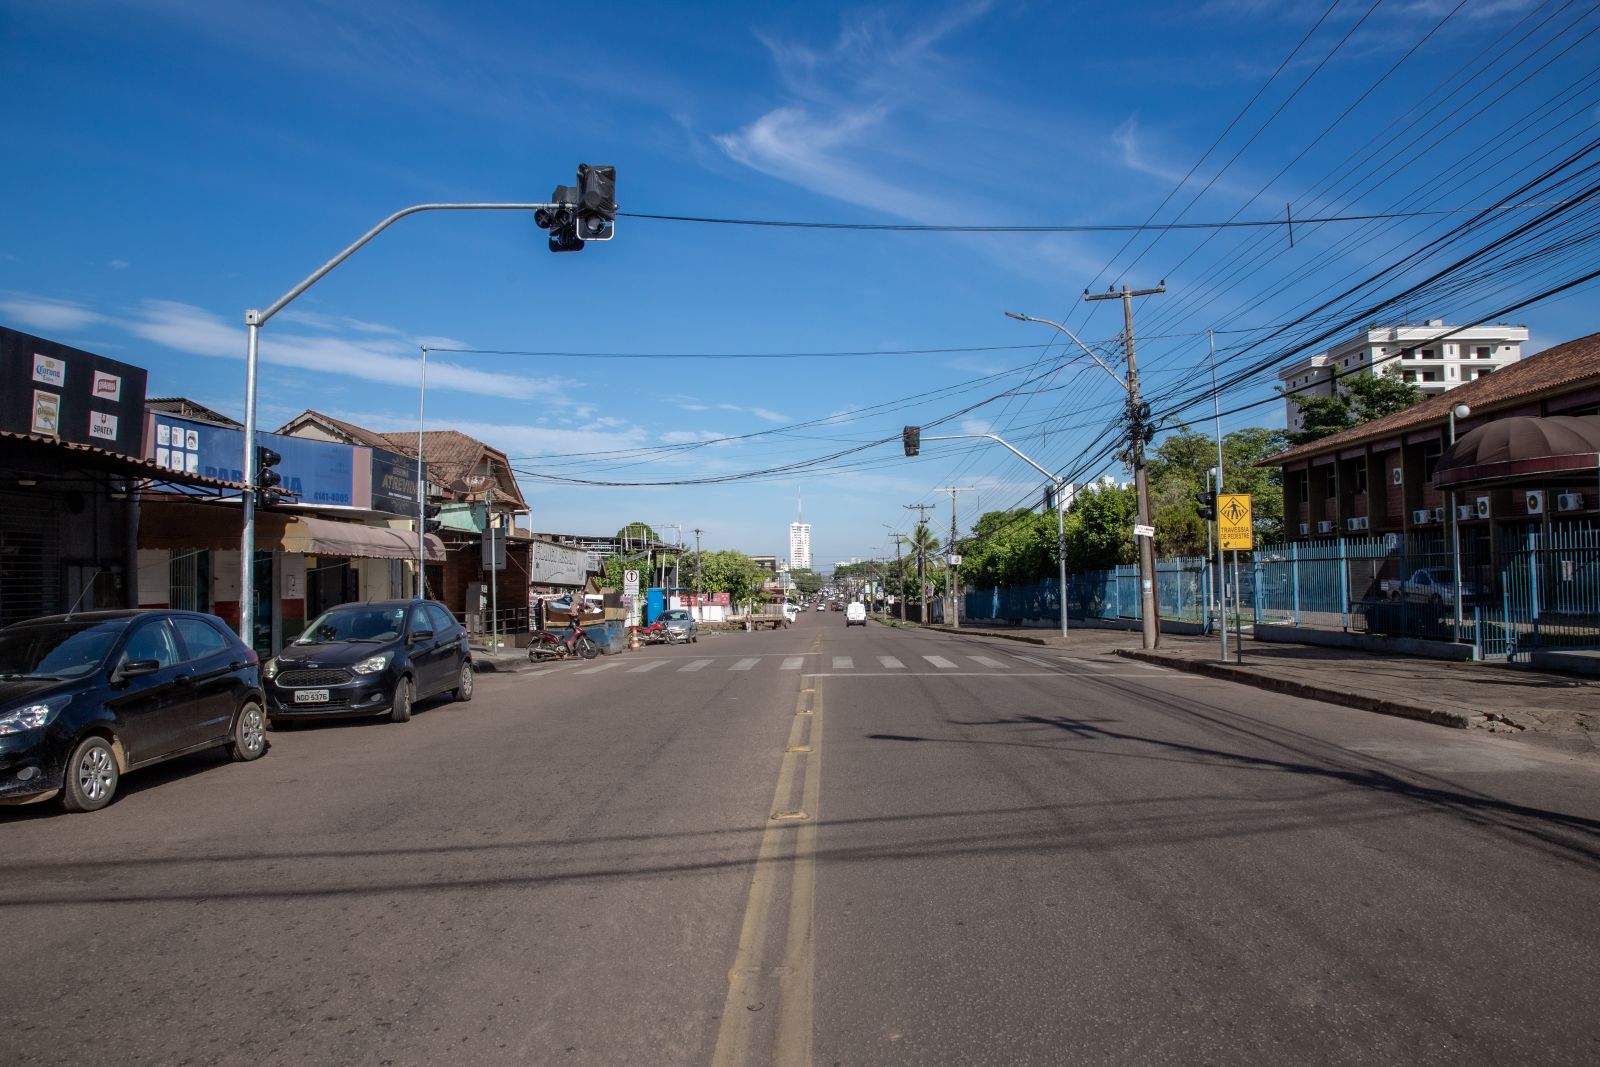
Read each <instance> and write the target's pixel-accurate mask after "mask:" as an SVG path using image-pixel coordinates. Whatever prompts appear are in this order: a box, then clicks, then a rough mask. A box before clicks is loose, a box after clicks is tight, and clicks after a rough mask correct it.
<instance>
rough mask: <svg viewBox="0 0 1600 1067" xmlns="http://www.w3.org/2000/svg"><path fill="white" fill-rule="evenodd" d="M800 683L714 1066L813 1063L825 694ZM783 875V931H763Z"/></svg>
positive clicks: (815, 642) (813, 682) (805, 680)
mask: <svg viewBox="0 0 1600 1067" xmlns="http://www.w3.org/2000/svg"><path fill="white" fill-rule="evenodd" d="M821 644H822V639H821V637H820V636H818V637H816V638H813V639H812V651H813V652H816V651H817V650H818V648H820V646H821ZM800 681H801V685H800V692H799V693H798V694H797V696H796V698H795V710H794V724H793V725H792V726H791V727H790V729H789V740H788V743H787V745H786V746H785V747H784V754H783V763H782V765H781V766H780V768H779V770H778V784H777V787H776V788H775V789H774V790H773V793H772V807H771V810H770V814H769V816H768V822H767V828H766V830H765V832H763V833H762V835H761V847H760V848H759V850H758V851H757V853H756V868H755V874H754V875H753V876H752V877H751V879H750V895H749V897H748V899H747V900H746V902H745V908H744V922H743V923H742V924H740V928H739V949H738V952H737V953H736V954H735V956H734V961H733V966H732V968H730V969H729V971H728V996H727V999H726V1001H725V1002H724V1003H723V1006H722V1022H721V1025H720V1027H719V1028H718V1030H717V1046H716V1051H715V1053H713V1055H712V1058H711V1062H712V1064H713V1067H746V1065H749V1064H758V1063H767V1062H770V1063H773V1064H778V1065H781V1067H809V1065H810V1063H811V1035H812V1023H811V1012H812V978H813V975H814V973H815V966H814V963H815V960H814V955H815V937H814V922H815V910H816V909H815V904H816V884H817V821H818V818H819V815H820V812H819V811H818V807H819V804H820V794H821V791H822V694H821V692H820V690H819V689H818V687H817V679H816V678H814V677H811V676H809V675H802V676H801V679H800ZM797 782H798V783H799V787H800V795H799V797H798V798H796V797H795V786H796V783H797ZM796 799H798V802H799V803H798V806H796V805H795V801H796ZM785 857H787V861H788V862H787V863H786V862H784V861H785ZM785 883H787V886H788V890H789V909H788V915H787V916H786V919H785V922H784V925H783V927H782V929H781V930H779V929H769V928H768V924H769V917H770V916H771V913H772V911H773V905H774V902H775V901H776V900H777V898H778V893H779V891H780V890H781V889H782V888H783V886H784V884H785ZM774 1019H775V1020H776V1021H775V1022H774V1021H772V1020H774ZM768 1042H770V1050H771V1054H770V1056H768V1055H762V1054H761V1052H762V1046H764V1045H766V1044H767V1043H768Z"/></svg>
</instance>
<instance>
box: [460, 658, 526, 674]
mask: <svg viewBox="0 0 1600 1067" xmlns="http://www.w3.org/2000/svg"><path fill="white" fill-rule="evenodd" d="M533 667H534V665H533V664H532V663H530V662H528V660H527V658H526V657H523V658H522V659H520V660H519V659H516V658H514V657H509V656H508V657H506V659H504V660H500V661H496V660H492V659H490V658H488V657H487V656H481V657H480V656H474V657H473V658H472V669H473V671H474V672H476V673H478V674H521V673H523V672H524V671H531V670H533Z"/></svg>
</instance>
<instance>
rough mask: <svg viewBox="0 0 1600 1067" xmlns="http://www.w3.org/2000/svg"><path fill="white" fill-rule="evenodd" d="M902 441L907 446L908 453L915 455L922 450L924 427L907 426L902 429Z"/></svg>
mask: <svg viewBox="0 0 1600 1067" xmlns="http://www.w3.org/2000/svg"><path fill="white" fill-rule="evenodd" d="M900 443H901V444H902V445H904V446H905V450H906V455H908V456H915V455H917V454H918V453H920V452H921V451H922V427H921V426H907V427H906V428H905V429H904V430H901V431H900Z"/></svg>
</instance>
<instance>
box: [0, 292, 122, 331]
mask: <svg viewBox="0 0 1600 1067" xmlns="http://www.w3.org/2000/svg"><path fill="white" fill-rule="evenodd" d="M0 312H4V313H5V314H7V315H9V316H11V318H12V319H13V320H15V321H16V322H19V323H21V324H22V325H24V326H27V327H29V328H30V329H34V330H81V329H83V328H84V327H85V326H90V325H93V324H94V323H97V322H100V321H102V316H101V315H100V313H99V312H97V311H94V310H92V309H90V308H87V307H84V306H83V305H82V304H77V303H73V302H72V301H70V300H53V299H51V298H49V297H44V296H29V295H28V294H26V293H8V294H6V296H5V297H4V299H0Z"/></svg>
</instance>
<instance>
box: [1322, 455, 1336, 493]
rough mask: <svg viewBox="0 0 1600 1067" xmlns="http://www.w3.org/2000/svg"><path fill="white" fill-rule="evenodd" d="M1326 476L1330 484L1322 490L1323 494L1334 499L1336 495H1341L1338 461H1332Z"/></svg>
mask: <svg viewBox="0 0 1600 1067" xmlns="http://www.w3.org/2000/svg"><path fill="white" fill-rule="evenodd" d="M1324 477H1326V479H1327V483H1328V484H1327V486H1326V487H1325V488H1324V489H1323V490H1322V495H1323V496H1325V497H1327V498H1328V499H1329V500H1332V499H1333V498H1334V497H1336V496H1338V495H1339V465H1338V464H1337V463H1330V464H1329V465H1328V470H1327V472H1326V474H1325V475H1324Z"/></svg>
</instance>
